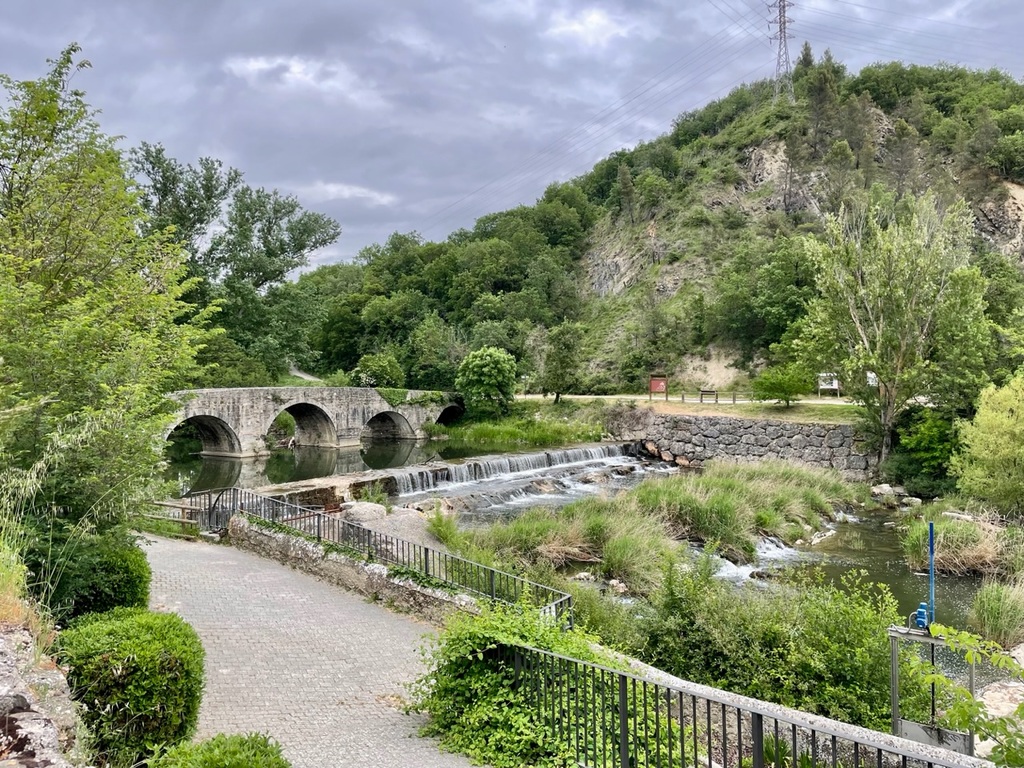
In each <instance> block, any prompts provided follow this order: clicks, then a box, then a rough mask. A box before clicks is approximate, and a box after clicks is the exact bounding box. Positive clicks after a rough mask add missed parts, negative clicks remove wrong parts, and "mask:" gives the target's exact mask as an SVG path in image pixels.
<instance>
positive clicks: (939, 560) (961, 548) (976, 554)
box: [902, 514, 1024, 576]
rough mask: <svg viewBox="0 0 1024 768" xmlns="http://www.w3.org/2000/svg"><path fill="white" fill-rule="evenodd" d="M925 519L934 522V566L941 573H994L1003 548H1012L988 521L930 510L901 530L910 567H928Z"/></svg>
mask: <svg viewBox="0 0 1024 768" xmlns="http://www.w3.org/2000/svg"><path fill="white" fill-rule="evenodd" d="M929 522H932V523H934V524H935V569H936V570H937V571H940V572H941V573H947V574H952V575H957V576H963V575H966V574H969V573H998V572H999V571H1000V570H1001V562H1002V556H1003V553H1004V551H1006V552H1010V551H1011V550H1013V549H1014V544H1013V541H1011V540H1010V539H1005V540H1004V539H1003V537H1004V532H1003V530H1002V529H1001V528H999V527H998V526H997V525H995V524H993V523H991V522H988V521H985V520H961V519H958V518H951V517H945V516H943V515H941V514H932V515H929V516H928V517H927V518H923V519H918V520H913V521H911V522H910V523H909V524H908V526H907V529H906V531H905V532H904V534H903V542H902V546H903V553H904V555H905V556H906V560H907V564H908V565H909V566H910V567H911V568H912V569H914V570H922V569H924V568H927V567H928V523H929ZM1021 557H1022V559H1024V554H1022V555H1021Z"/></svg>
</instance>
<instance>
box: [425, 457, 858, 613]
mask: <svg viewBox="0 0 1024 768" xmlns="http://www.w3.org/2000/svg"><path fill="white" fill-rule="evenodd" d="M768 464H769V466H754V465H742V464H725V463H712V464H709V465H708V467H707V470H706V471H705V472H704V473H703V474H701V475H692V474H687V475H678V476H673V477H667V478H660V479H650V480H646V481H645V482H643V483H641V484H640V485H639V486H637V487H636V488H635V489H633V490H632V491H628V492H626V493H623V494H621V495H618V496H615V497H613V498H603V497H590V498H586V499H582V500H580V501H577V502H574V503H572V504H569V505H568V506H566V507H564V508H562V509H560V510H555V509H550V508H546V507H539V508H534V509H531V510H528V511H526V512H524V513H523V514H522V515H520V516H519V517H517V518H515V519H514V520H510V521H507V522H504V523H498V524H495V525H492V526H490V527H488V528H483V529H479V530H473V531H467V532H458V531H456V530H454V525H455V524H454V521H452V520H451V519H447V520H442V519H440V518H439V517H438V516H435V518H432V519H431V521H430V529H431V532H432V533H434V535H435V536H437V537H438V539H440V540H441V541H443V542H444V543H445V544H447V545H448V546H450V547H452V548H453V549H456V550H457V551H459V552H460V553H461V554H463V555H464V556H467V557H468V556H469V555H467V554H466V553H467V551H469V548H473V550H475V551H476V552H477V553H479V552H481V551H483V552H487V553H490V554H491V555H492V557H493V559H494V560H495V561H497V562H499V563H503V564H505V565H506V567H510V568H513V569H517V570H523V569H526V568H531V567H539V566H545V567H551V568H558V569H565V568H568V567H570V566H581V567H583V568H586V569H587V570H589V571H591V572H592V573H593V574H594V575H595V576H601V577H603V578H605V579H619V580H620V581H622V582H624V583H625V584H626V585H627V586H628V587H629V589H630V591H631V592H633V593H635V594H639V595H646V594H650V593H651V592H652V591H653V590H655V589H656V588H657V586H658V583H659V581H660V579H661V577H662V572H663V568H662V563H663V561H664V557H665V555H667V554H670V553H672V552H674V551H675V550H677V549H678V548H679V546H680V542H681V541H694V542H700V543H705V544H713V545H714V546H715V547H716V548H717V550H718V551H719V552H720V553H722V554H723V555H725V556H726V557H729V558H730V559H733V560H735V561H737V562H748V561H750V560H752V559H753V557H754V554H755V550H756V546H757V539H758V537H759V536H761V535H766V534H767V535H773V536H778V537H780V538H782V539H783V540H785V541H788V542H790V543H792V542H793V541H795V540H796V539H797V538H800V537H803V536H806V531H807V528H812V529H814V528H817V527H818V526H819V525H820V524H821V521H822V519H823V518H826V517H828V516H829V514H830V513H831V508H832V505H833V504H838V503H848V502H849V501H851V500H852V499H853V498H854V496H855V489H854V488H852V487H851V486H848V485H846V484H844V483H843V482H842V480H841V479H839V478H838V476H837V475H833V474H831V473H825V472H820V471H814V470H809V469H802V468H793V467H791V466H789V465H787V464H784V463H782V462H768Z"/></svg>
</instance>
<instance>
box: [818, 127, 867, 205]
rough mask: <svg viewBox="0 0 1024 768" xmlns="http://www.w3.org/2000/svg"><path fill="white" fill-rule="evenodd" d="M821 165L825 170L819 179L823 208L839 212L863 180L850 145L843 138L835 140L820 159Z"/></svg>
mask: <svg viewBox="0 0 1024 768" xmlns="http://www.w3.org/2000/svg"><path fill="white" fill-rule="evenodd" d="M822 166H823V170H824V171H825V173H824V174H823V175H822V181H821V191H822V197H823V198H824V201H825V205H824V208H825V210H826V211H829V212H831V213H839V210H840V209H841V208H842V207H843V204H844V203H848V202H849V201H850V195H851V194H852V193H853V191H854V190H855V189H857V188H858V187H859V186H860V185H861V182H862V181H863V177H862V176H861V174H860V172H859V171H858V170H857V160H856V158H855V157H854V155H853V150H851V149H850V145H849V144H847V143H846V141H845V140H841V141H837V142H835V143H834V144H833V145H832V147H831V148H830V149H829V151H828V153H827V154H826V155H825V158H824V160H822Z"/></svg>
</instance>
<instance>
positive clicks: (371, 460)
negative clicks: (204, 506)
mask: <svg viewBox="0 0 1024 768" xmlns="http://www.w3.org/2000/svg"><path fill="white" fill-rule="evenodd" d="M440 448H441V444H439V443H436V442H435V443H422V442H420V443H417V442H414V441H412V440H373V441H364V442H363V443H362V444H360V445H358V446H351V447H346V448H317V447H315V446H297V447H295V448H293V449H291V450H277V451H274V452H273V453H271V454H270V455H269V456H262V457H256V458H249V459H240V458H225V457H219V456H200V455H198V454H199V451H200V450H202V445H201V444H200V443H198V442H197V441H182V442H180V443H172V447H171V448H170V449H169V450H168V468H167V479H168V480H170V481H172V482H173V483H174V485H175V488H176V489H177V491H178V493H179V494H184V493H190V492H191V493H194V492H196V491H204V490H209V489H211V488H231V487H240V488H258V487H260V486H264V485H272V484H277V483H287V482H291V481H293V480H309V479H312V478H315V477H327V476H329V475H336V474H349V473H352V472H363V471H365V470H368V469H392V468H395V467H404V466H405V465H407V464H419V463H422V462H425V461H432V460H434V459H437V458H438V457H439V455H440V453H439V449H440Z"/></svg>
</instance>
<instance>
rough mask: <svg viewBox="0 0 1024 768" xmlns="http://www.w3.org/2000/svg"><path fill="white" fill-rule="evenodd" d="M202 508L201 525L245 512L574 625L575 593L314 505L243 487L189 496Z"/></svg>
mask: <svg viewBox="0 0 1024 768" xmlns="http://www.w3.org/2000/svg"><path fill="white" fill-rule="evenodd" d="M189 499H190V501H191V503H192V504H193V505H194V506H196V507H199V508H201V511H200V512H199V527H200V529H201V530H216V529H220V528H226V527H227V525H228V521H230V519H231V516H232V515H234V514H236V513H239V512H242V513H245V514H248V515H251V516H253V517H256V518H259V519H261V520H267V521H270V522H274V523H279V524H281V525H285V526H288V527H289V528H292V529H294V530H295V531H297V532H298V533H301V534H304V535H306V536H311V537H315V538H316V540H317V541H320V542H325V543H327V544H330V545H334V546H335V547H339V548H341V549H342V550H344V549H349V550H351V551H352V554H354V555H357V556H361V557H365V558H367V559H369V560H371V561H373V562H378V563H383V564H385V565H392V566H400V567H402V568H407V569H409V570H411V571H413V572H415V573H416V574H417V575H421V576H422V577H424V579H425V580H427V583H429V582H430V580H433V581H436V582H437V583H438V585H443V586H447V587H451V588H453V589H457V590H459V591H462V592H467V593H469V594H473V595H477V596H480V597H486V598H488V599H491V600H497V601H500V602H504V603H513V604H514V603H519V602H521V601H523V600H526V601H528V602H529V603H530V604H531V605H534V606H535V607H537V608H538V609H539V610H540V611H541V612H542V613H544V614H546V615H549V616H551V617H552V618H554V619H555V620H557V621H558V622H559V623H561V624H565V625H569V626H571V625H572V596H571V595H568V594H566V593H565V592H562V591H560V590H557V589H554V588H552V587H549V586H546V585H544V584H537V583H536V582H532V581H529V580H528V579H524V578H522V577H521V576H516V575H515V574H511V573H506V572H505V571H500V570H497V569H496V568H491V567H490V566H487V565H482V564H481V563H476V562H473V561H472V560H466V559H465V558H462V557H458V556H456V555H452V554H449V553H447V552H441V551H439V550H436V549H433V548H432V547H427V546H424V545H422V544H417V543H415V542H412V541H407V540H406V539H401V538H398V537H397V536H390V535H388V534H384V533H380V532H378V531H374V530H371V529H370V528H367V527H366V526H363V525H359V524H358V523H353V522H349V521H348V520H342V519H340V518H339V517H337V516H335V515H334V514H331V513H326V512H324V511H322V510H321V509H317V508H314V507H305V506H300V505H298V504H293V503H291V502H287V501H282V500H280V499H275V498H272V497H270V496H263V495H261V494H258V493H254V492H253V491H248V490H245V489H243V488H224V489H218V490H212V491H203V492H201V493H198V494H193V495H191V496H190V497H189Z"/></svg>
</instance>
